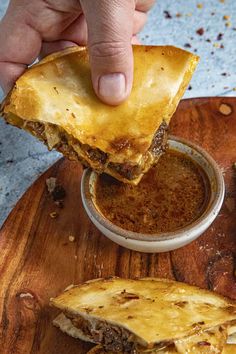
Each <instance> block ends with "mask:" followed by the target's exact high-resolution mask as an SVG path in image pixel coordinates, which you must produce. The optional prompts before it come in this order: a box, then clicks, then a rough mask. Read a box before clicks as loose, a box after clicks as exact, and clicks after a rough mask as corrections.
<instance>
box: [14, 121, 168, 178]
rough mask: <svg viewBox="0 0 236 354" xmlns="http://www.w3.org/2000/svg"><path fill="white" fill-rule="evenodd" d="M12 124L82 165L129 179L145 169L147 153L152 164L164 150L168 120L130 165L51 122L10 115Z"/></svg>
mask: <svg viewBox="0 0 236 354" xmlns="http://www.w3.org/2000/svg"><path fill="white" fill-rule="evenodd" d="M9 122H10V123H11V124H14V125H16V126H17V127H19V128H24V129H25V130H28V131H29V132H31V133H32V134H33V135H35V136H37V137H38V138H39V139H41V140H42V141H44V142H45V143H46V144H47V146H48V147H49V149H52V148H55V149H57V150H58V151H60V152H62V153H63V154H64V155H65V156H67V157H68V158H69V159H70V160H79V161H80V162H81V163H82V164H83V165H84V166H86V167H88V166H89V165H91V167H92V168H93V169H94V170H96V171H97V172H99V173H102V172H104V170H105V168H106V167H108V168H110V169H111V170H114V171H116V173H118V174H120V175H121V176H122V177H124V178H126V179H128V180H130V181H132V180H133V179H135V178H137V177H138V176H140V174H142V173H143V172H144V171H145V167H146V166H145V162H146V161H147V160H148V155H150V154H151V155H152V164H153V163H155V162H157V161H158V159H159V157H160V156H161V154H162V153H163V152H164V151H165V148H166V145H167V128H168V127H167V124H166V123H165V122H164V121H163V123H162V124H161V125H160V127H159V129H158V130H157V131H156V134H155V136H154V138H153V141H152V144H151V146H150V148H149V150H148V152H147V153H146V155H145V156H144V158H143V163H141V164H140V165H132V164H128V163H113V162H109V156H108V155H107V154H106V153H104V152H103V151H101V150H99V149H97V148H95V149H94V148H92V147H91V146H89V145H87V144H81V143H80V142H79V141H78V140H76V139H74V138H73V137H72V136H71V135H69V134H67V133H66V132H65V131H61V129H60V128H58V127H56V126H55V125H53V124H50V123H47V124H42V123H39V122H33V121H23V120H22V119H21V118H19V117H16V116H12V117H11V118H10V119H9ZM153 160H154V161H153Z"/></svg>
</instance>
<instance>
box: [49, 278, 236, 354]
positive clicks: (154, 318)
mask: <svg viewBox="0 0 236 354" xmlns="http://www.w3.org/2000/svg"><path fill="white" fill-rule="evenodd" d="M51 304H52V305H53V306H55V307H57V308H59V309H60V310H61V311H62V313H61V314H60V315H59V316H58V317H57V318H56V319H55V320H54V325H56V326H57V327H59V328H60V329H61V330H62V331H63V332H66V333H68V334H70V335H72V336H73V337H75V338H79V339H82V340H85V341H89V342H92V343H96V344H99V346H97V347H95V348H93V349H92V352H90V353H97V354H99V353H100V354H102V353H133V354H134V353H140V354H141V353H158V354H160V353H182V354H185V353H191V354H195V353H196V354H201V353H222V352H223V349H224V348H225V350H229V349H228V347H226V342H227V341H228V342H231V343H233V342H234V341H233V335H234V333H236V303H235V302H233V301H230V300H229V299H226V298H224V297H222V296H220V295H217V294H215V293H213V292H210V291H207V290H202V289H199V288H197V287H194V286H190V285H187V284H184V283H179V282H175V281H171V280H166V279H155V278H145V279H138V280H130V279H121V278H110V279H98V280H95V281H90V282H86V283H84V284H82V285H79V286H75V287H73V288H71V289H69V290H67V291H65V292H64V293H62V294H61V295H59V296H58V297H56V298H54V299H51ZM230 338H231V341H230ZM229 348H230V349H232V348H233V349H235V346H234V345H233V344H230V345H229ZM225 353H227V351H225Z"/></svg>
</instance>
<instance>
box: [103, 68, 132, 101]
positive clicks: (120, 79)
mask: <svg viewBox="0 0 236 354" xmlns="http://www.w3.org/2000/svg"><path fill="white" fill-rule="evenodd" d="M98 92H99V95H100V96H101V98H104V99H105V101H106V102H107V103H110V104H118V103H120V102H121V101H123V100H124V98H125V93H126V80H125V75H124V74H122V73H114V74H107V75H103V76H101V77H100V79H99V83H98Z"/></svg>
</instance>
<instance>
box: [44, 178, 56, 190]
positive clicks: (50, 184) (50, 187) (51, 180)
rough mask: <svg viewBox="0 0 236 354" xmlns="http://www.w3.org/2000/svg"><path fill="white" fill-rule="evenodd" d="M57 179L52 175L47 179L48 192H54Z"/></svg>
mask: <svg viewBox="0 0 236 354" xmlns="http://www.w3.org/2000/svg"><path fill="white" fill-rule="evenodd" d="M56 183H57V179H56V178H55V177H50V178H47V179H46V185H47V188H48V192H49V193H52V192H53V191H54V189H55V187H56Z"/></svg>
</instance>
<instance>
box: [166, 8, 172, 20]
mask: <svg viewBox="0 0 236 354" xmlns="http://www.w3.org/2000/svg"><path fill="white" fill-rule="evenodd" d="M164 15H165V18H167V19H171V18H172V16H171V14H170V13H169V11H167V10H165V11H164Z"/></svg>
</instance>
